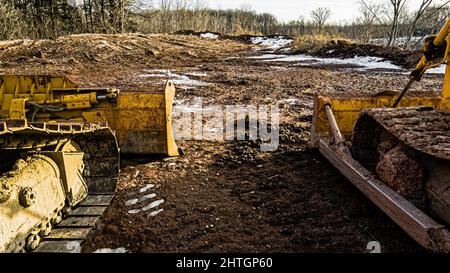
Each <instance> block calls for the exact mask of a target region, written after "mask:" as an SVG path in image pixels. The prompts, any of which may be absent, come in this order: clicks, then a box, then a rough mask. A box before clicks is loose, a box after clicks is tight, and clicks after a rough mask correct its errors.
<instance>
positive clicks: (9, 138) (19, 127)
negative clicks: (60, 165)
mask: <svg viewBox="0 0 450 273" xmlns="http://www.w3.org/2000/svg"><path fill="white" fill-rule="evenodd" d="M0 136H1V138H0V149H16V150H22V151H28V152H30V151H31V152H36V151H37V152H38V150H37V148H39V149H43V150H45V149H46V148H47V147H54V146H55V145H58V143H60V142H65V141H67V140H68V139H70V140H74V141H76V142H77V143H78V144H79V145H80V147H81V149H82V151H83V152H84V154H85V156H84V161H85V169H84V173H83V176H84V178H85V180H86V184H87V186H88V195H87V196H86V198H84V199H83V200H82V201H81V202H80V203H78V204H76V205H75V206H74V207H72V208H70V209H68V210H67V212H65V214H64V218H63V219H62V221H61V222H60V223H58V224H56V225H54V226H53V228H52V231H51V232H50V234H48V235H47V236H45V237H42V238H41V241H40V243H39V245H38V247H37V248H36V249H35V250H34V252H73V251H74V250H77V251H79V250H80V244H81V243H82V242H83V241H84V240H85V239H86V237H87V236H88V234H89V232H90V231H91V230H93V229H94V228H95V227H96V226H97V223H98V222H99V221H100V219H101V217H102V215H103V213H104V212H105V211H106V209H107V208H108V207H109V204H110V203H111V200H112V199H113V197H114V192H115V189H116V184H117V180H118V175H119V149H118V147H117V141H116V138H115V136H114V134H113V133H112V131H111V130H110V129H109V127H108V125H107V124H106V123H98V124H96V123H45V122H27V121H25V120H5V121H2V120H0Z"/></svg>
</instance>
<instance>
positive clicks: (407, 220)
mask: <svg viewBox="0 0 450 273" xmlns="http://www.w3.org/2000/svg"><path fill="white" fill-rule="evenodd" d="M318 148H319V150H320V152H321V153H322V154H323V155H324V156H325V157H326V158H327V159H328V160H329V161H330V162H331V164H333V165H334V166H335V167H336V168H337V169H339V170H340V171H341V173H342V174H343V175H344V176H345V177H346V178H347V179H348V180H350V182H352V183H353V184H354V185H355V186H356V187H357V188H358V189H359V190H360V191H361V192H362V193H364V194H365V195H366V196H367V197H368V198H369V199H370V200H371V201H372V202H373V203H374V204H375V205H376V206H378V207H379V208H380V209H381V210H383V211H384V212H385V213H386V214H387V215H388V216H389V217H390V218H391V219H392V220H393V221H394V222H395V223H397V224H398V225H399V226H400V227H401V228H402V229H403V230H405V231H406V232H407V233H408V234H409V235H410V236H411V237H412V238H414V239H415V240H416V241H417V242H418V243H419V244H420V245H422V246H423V247H425V248H427V249H429V250H431V251H435V252H446V253H448V252H450V233H449V232H448V230H447V229H446V228H445V226H443V225H441V224H439V223H437V222H436V221H434V220H433V219H431V218H430V217H429V216H427V215H426V214H425V213H423V212H422V211H421V210H419V209H418V208H416V207H415V206H414V205H412V204H411V203H410V202H408V201H407V200H406V199H405V198H403V197H402V196H400V195H399V194H398V193H396V192H395V191H393V190H392V189H391V188H389V187H388V186H386V184H384V183H383V182H382V181H380V180H378V179H375V178H373V174H372V173H371V172H369V171H368V170H366V169H365V168H364V167H363V166H362V165H361V164H360V163H359V162H357V161H356V160H354V159H353V158H351V157H350V156H348V155H345V154H342V153H340V152H338V151H335V150H334V149H333V148H332V146H330V145H329V144H328V141H327V140H326V139H320V140H319V141H318Z"/></svg>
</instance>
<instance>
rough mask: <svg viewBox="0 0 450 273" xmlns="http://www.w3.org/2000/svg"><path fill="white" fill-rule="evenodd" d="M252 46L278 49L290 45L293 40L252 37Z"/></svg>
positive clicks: (277, 37) (282, 37)
mask: <svg viewBox="0 0 450 273" xmlns="http://www.w3.org/2000/svg"><path fill="white" fill-rule="evenodd" d="M250 41H251V43H252V44H255V45H261V46H266V47H268V48H270V49H273V50H275V49H280V48H283V47H286V46H289V45H291V44H292V42H293V40H292V39H289V38H286V37H284V36H276V37H252V38H250Z"/></svg>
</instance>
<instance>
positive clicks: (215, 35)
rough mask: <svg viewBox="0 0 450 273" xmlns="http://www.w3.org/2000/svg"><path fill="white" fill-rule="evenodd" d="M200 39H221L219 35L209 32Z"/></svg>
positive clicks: (201, 35)
mask: <svg viewBox="0 0 450 273" xmlns="http://www.w3.org/2000/svg"><path fill="white" fill-rule="evenodd" d="M200 37H202V38H208V39H217V38H219V35H217V34H214V33H209V32H207V33H202V34H200Z"/></svg>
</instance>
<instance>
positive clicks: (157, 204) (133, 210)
mask: <svg viewBox="0 0 450 273" xmlns="http://www.w3.org/2000/svg"><path fill="white" fill-rule="evenodd" d="M162 203H164V199H160V200H156V201H153V202H151V203H150V204H148V205H146V206H145V207H143V208H140V209H132V210H129V211H128V213H129V214H136V213H139V212H142V211H147V210H150V209H153V208H156V207H158V206H159V205H161V204H162Z"/></svg>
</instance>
